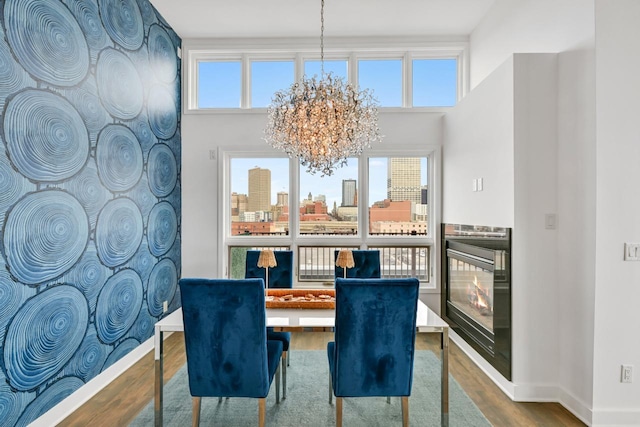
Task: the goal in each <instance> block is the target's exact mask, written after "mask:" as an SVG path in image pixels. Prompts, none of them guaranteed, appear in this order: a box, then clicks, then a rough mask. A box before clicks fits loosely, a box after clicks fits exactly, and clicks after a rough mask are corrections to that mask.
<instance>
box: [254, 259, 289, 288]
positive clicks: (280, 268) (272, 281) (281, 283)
mask: <svg viewBox="0 0 640 427" xmlns="http://www.w3.org/2000/svg"><path fill="white" fill-rule="evenodd" d="M273 254H274V255H275V257H276V264H277V265H276V266H275V267H272V268H269V287H270V288H292V287H293V251H273ZM258 258H260V251H253V250H251V251H248V252H247V261H246V264H245V273H244V277H245V278H246V279H249V278H259V279H262V280H265V269H264V268H262V267H258Z"/></svg>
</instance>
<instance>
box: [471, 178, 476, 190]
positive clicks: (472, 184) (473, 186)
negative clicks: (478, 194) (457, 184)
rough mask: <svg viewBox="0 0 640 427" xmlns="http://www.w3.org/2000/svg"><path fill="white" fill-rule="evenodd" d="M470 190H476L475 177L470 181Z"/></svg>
mask: <svg viewBox="0 0 640 427" xmlns="http://www.w3.org/2000/svg"><path fill="white" fill-rule="evenodd" d="M471 191H478V180H477V179H475V178H474V179H473V180H472V182H471Z"/></svg>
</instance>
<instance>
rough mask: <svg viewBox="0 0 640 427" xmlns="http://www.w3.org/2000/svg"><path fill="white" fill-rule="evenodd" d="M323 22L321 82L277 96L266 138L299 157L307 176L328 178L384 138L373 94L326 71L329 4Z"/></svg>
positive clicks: (293, 87)
mask: <svg viewBox="0 0 640 427" xmlns="http://www.w3.org/2000/svg"><path fill="white" fill-rule="evenodd" d="M320 22H321V29H320V65H321V68H320V70H321V73H320V79H319V80H316V77H315V76H314V77H312V78H306V77H303V78H302V80H301V81H300V82H298V83H294V84H293V85H291V87H290V88H289V89H288V90H286V91H284V90H282V91H278V92H276V93H275V94H274V96H273V99H272V102H271V105H270V106H269V108H268V123H267V128H266V129H265V137H264V139H265V140H266V141H267V142H268V143H269V144H271V145H272V146H273V147H274V148H276V149H279V150H283V151H284V152H285V153H287V154H288V155H289V157H297V158H298V159H299V160H300V164H301V165H302V166H306V167H307V172H309V173H311V174H315V173H316V172H321V173H322V176H325V175H332V174H333V172H334V170H335V169H337V168H338V167H342V166H344V165H346V164H347V158H348V157H355V156H359V155H360V154H361V153H362V151H363V150H364V149H365V148H369V147H370V146H371V143H372V142H375V141H379V140H381V139H382V136H381V135H380V130H379V129H378V110H377V108H376V104H377V102H376V100H375V98H374V97H373V94H372V92H371V91H370V90H368V89H365V90H363V91H358V88H357V87H355V86H354V85H352V84H349V83H345V82H344V81H343V79H342V78H341V77H337V76H334V75H333V74H332V73H328V74H325V72H324V0H322V2H321V8H320Z"/></svg>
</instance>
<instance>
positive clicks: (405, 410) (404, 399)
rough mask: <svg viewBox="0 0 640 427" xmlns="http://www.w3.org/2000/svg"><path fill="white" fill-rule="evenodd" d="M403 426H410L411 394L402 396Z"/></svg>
mask: <svg viewBox="0 0 640 427" xmlns="http://www.w3.org/2000/svg"><path fill="white" fill-rule="evenodd" d="M402 427H409V396H402Z"/></svg>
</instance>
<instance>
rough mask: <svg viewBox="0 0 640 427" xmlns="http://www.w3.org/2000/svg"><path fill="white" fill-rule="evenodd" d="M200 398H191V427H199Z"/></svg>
mask: <svg viewBox="0 0 640 427" xmlns="http://www.w3.org/2000/svg"><path fill="white" fill-rule="evenodd" d="M201 401H202V398H201V397H195V396H194V397H193V412H192V414H191V426H192V427H198V426H199V425H200V402H201Z"/></svg>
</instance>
